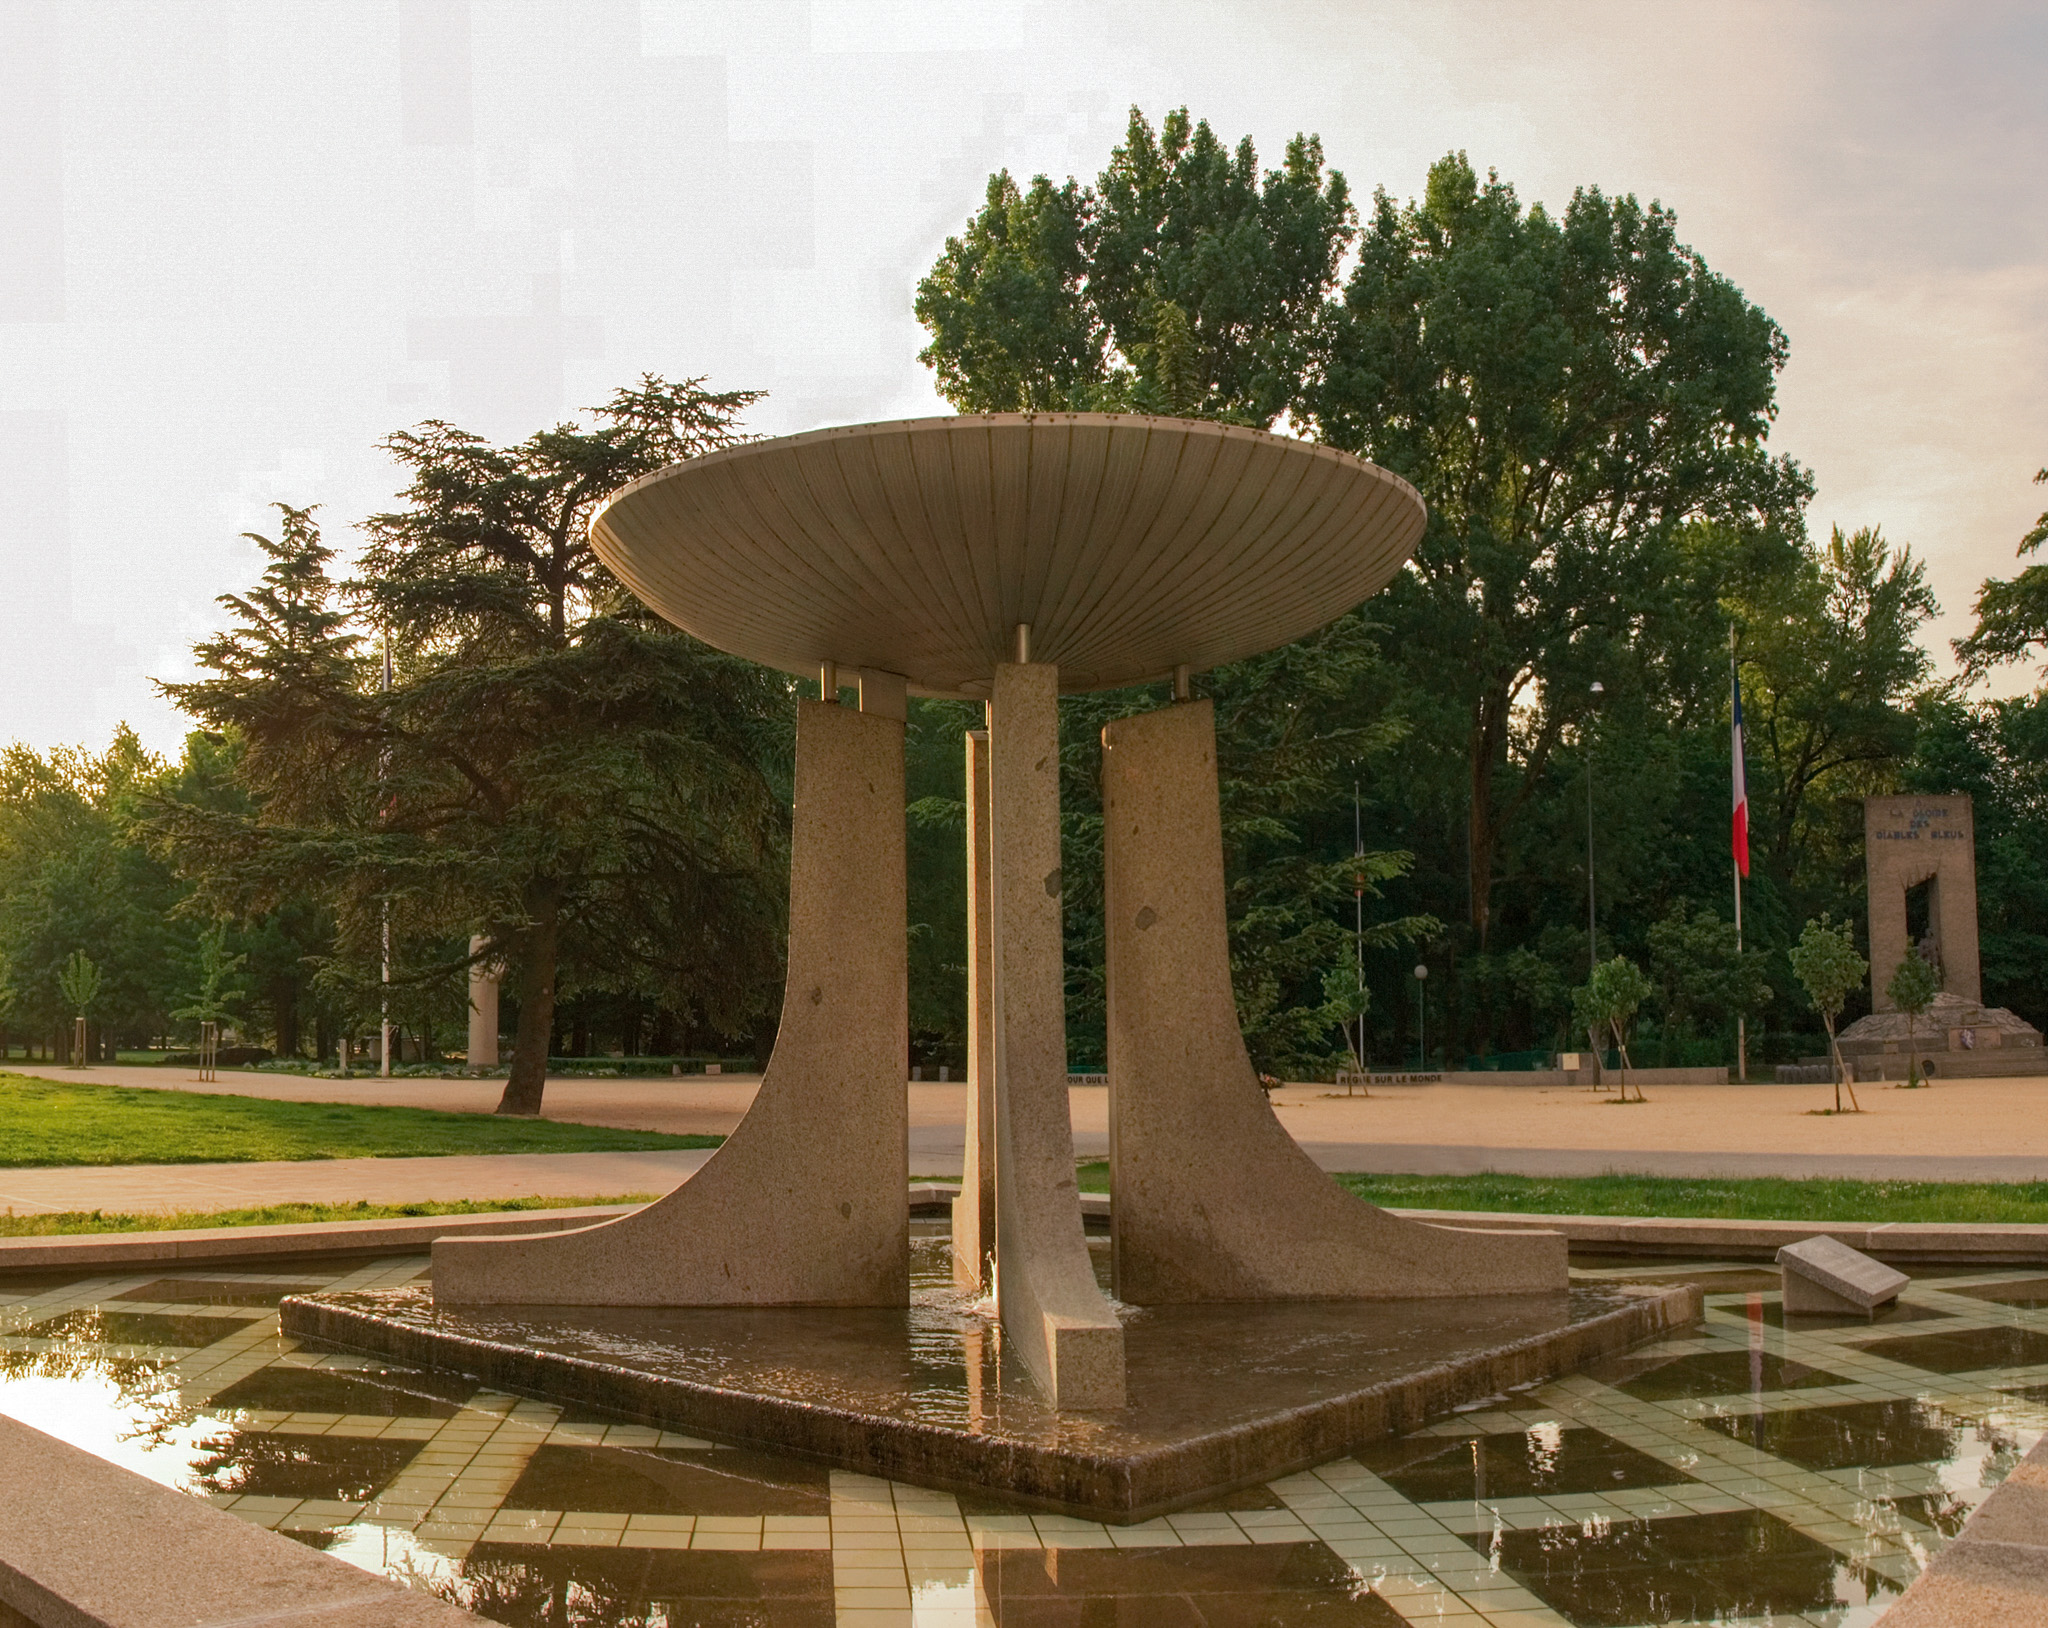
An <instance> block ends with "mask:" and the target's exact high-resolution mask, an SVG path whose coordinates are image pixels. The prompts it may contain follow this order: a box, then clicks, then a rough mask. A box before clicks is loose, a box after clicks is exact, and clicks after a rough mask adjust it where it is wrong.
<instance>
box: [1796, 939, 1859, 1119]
mask: <svg viewBox="0 0 2048 1628" xmlns="http://www.w3.org/2000/svg"><path fill="white" fill-rule="evenodd" d="M1786 959H1787V960H1788V961H1790V963H1791V965H1792V976H1793V977H1795V978H1797V979H1798V980H1799V982H1800V984H1801V985H1802V986H1803V987H1804V988H1805V990H1806V998H1807V999H1808V1000H1810V1001H1812V1002H1813V1008H1814V1010H1815V1011H1816V1012H1818V1013H1820V1020H1821V1022H1822V1023H1823V1024H1825V1025H1826V1026H1827V1031H1828V1051H1829V1053H1830V1055H1831V1056H1832V1057H1833V1058H1834V1070H1835V1112H1837V1113H1840V1112H1841V1111H1842V1084H1843V1080H1842V1051H1841V1047H1840V1046H1838V1045H1837V1044H1836V1043H1835V1019H1836V1018H1838V1017H1839V1016H1841V1012H1842V1007H1843V1005H1844V1004H1845V1003H1846V1002H1847V1000H1848V998H1849V992H1850V991H1851V990H1853V989H1856V988H1858V987H1860V986H1861V984H1862V982H1863V975H1864V974H1865V973H1866V972H1868V971H1869V970H1870V963H1869V962H1868V961H1866V960H1864V959H1863V957H1862V956H1861V955H1859V954H1858V953H1857V952H1856V936H1855V934H1854V932H1853V931H1852V930H1851V926H1850V923H1848V922H1846V921H1845V922H1843V923H1842V925H1841V926H1839V927H1833V926H1830V925H1829V924H1828V915H1827V912H1826V911H1822V912H1821V915H1820V919H1819V920H1818V921H1809V922H1808V923H1807V924H1806V926H1805V928H1804V929H1803V930H1802V931H1801V932H1800V934H1799V942H1798V943H1797V944H1795V945H1793V946H1792V948H1791V949H1790V951H1788V952H1787V955H1786ZM1849 1100H1850V1102H1851V1103H1852V1104H1854V1103H1855V1100H1856V1092H1855V1088H1854V1087H1853V1086H1852V1087H1851V1088H1850V1091H1849Z"/></svg>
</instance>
